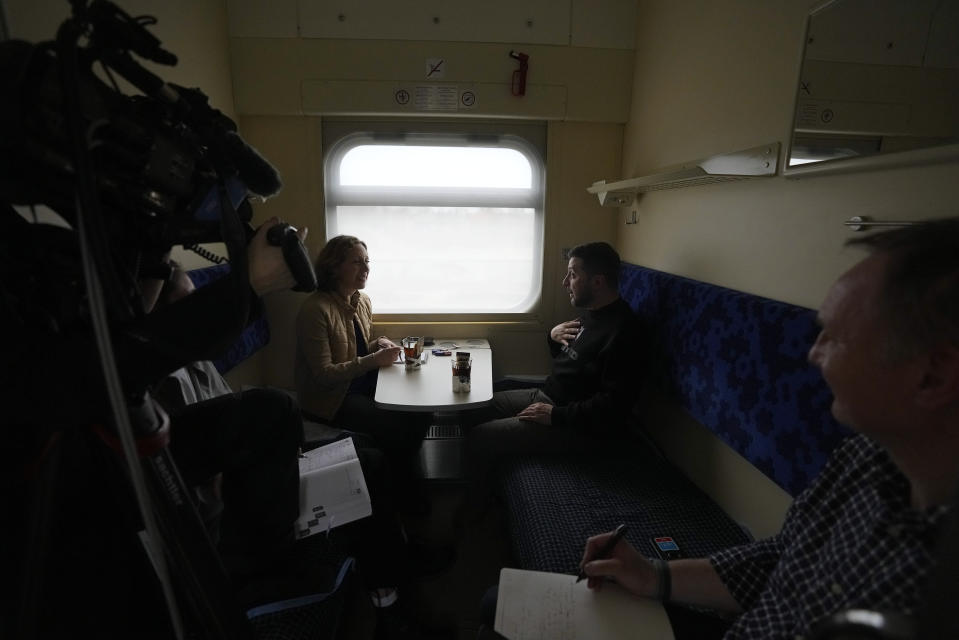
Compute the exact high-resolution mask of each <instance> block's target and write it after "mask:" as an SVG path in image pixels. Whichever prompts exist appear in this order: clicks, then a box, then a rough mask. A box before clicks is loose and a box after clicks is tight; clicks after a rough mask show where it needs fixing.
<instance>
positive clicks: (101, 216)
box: [0, 0, 315, 638]
mask: <svg viewBox="0 0 959 640" xmlns="http://www.w3.org/2000/svg"><path fill="white" fill-rule="evenodd" d="M70 4H71V7H72V16H71V17H69V18H68V19H66V20H65V21H64V22H63V24H62V25H61V26H60V28H59V30H58V32H57V36H56V39H55V40H54V41H50V42H42V43H38V44H31V43H27V42H22V41H6V42H2V43H0V81H2V82H3V84H4V91H3V93H2V94H0V318H2V319H0V330H2V332H3V335H4V336H5V337H6V338H7V344H6V345H5V347H4V348H3V349H2V350H0V407H2V408H0V410H2V411H3V412H4V420H3V422H4V425H5V427H7V429H6V433H5V436H6V437H7V445H8V448H7V451H8V452H10V453H11V455H10V458H11V463H12V466H11V467H10V469H11V473H9V475H8V474H6V473H5V474H4V480H5V482H4V484H3V488H4V490H5V491H7V492H9V495H6V496H4V498H5V500H4V503H5V504H6V505H7V506H8V507H9V510H8V511H7V514H8V517H10V518H12V519H14V520H16V521H17V522H16V524H17V525H19V526H16V527H13V528H15V529H16V530H17V531H19V535H18V536H16V544H10V545H4V546H5V549H4V551H3V553H2V554H0V559H2V560H3V561H4V563H5V564H6V563H7V562H10V563H12V564H15V565H17V566H16V567H14V568H13V570H12V571H5V572H4V573H5V575H8V576H22V577H23V580H24V584H23V585H21V586H22V588H21V589H20V591H19V593H18V594H17V597H15V598H12V599H5V600H6V605H5V607H4V613H12V614H11V615H9V616H8V615H4V616H0V618H3V621H2V623H0V635H4V633H2V632H3V631H11V632H12V635H16V636H17V637H34V636H42V635H44V634H45V631H48V630H49V629H48V628H47V627H49V626H50V625H52V626H53V628H59V627H58V624H60V623H58V622H57V621H56V620H55V619H51V618H50V617H49V616H44V615H43V611H44V607H46V606H48V604H47V601H48V600H49V599H50V594H60V593H61V592H62V591H64V589H66V587H63V586H61V583H62V584H75V583H76V579H74V580H73V581H72V582H69V581H64V580H63V576H62V575H59V574H58V573H57V572H58V569H57V568H56V567H53V568H50V567H49V564H48V563H50V562H56V561H57V560H53V558H58V559H59V558H68V559H75V558H77V557H79V556H78V555H77V554H71V552H70V551H69V550H64V549H62V548H60V547H58V548H57V549H56V551H57V553H52V552H51V551H52V545H54V544H55V542H59V543H63V542H64V541H67V543H69V542H71V540H70V534H69V532H64V531H62V530H59V531H56V530H55V529H56V527H54V526H53V525H52V524H51V523H56V522H57V519H58V517H59V518H60V519H62V518H63V516H62V515H61V511H62V510H63V509H64V508H65V507H69V506H71V505H70V502H71V501H73V500H74V498H75V497H76V496H73V495H72V494H71V493H70V490H71V487H70V486H69V484H70V483H71V482H75V481H77V480H78V479H79V478H73V479H71V478H70V477H68V475H67V473H66V472H65V471H64V463H63V460H67V459H68V458H67V457H65V456H67V454H65V453H64V450H65V449H64V447H65V443H73V445H74V448H75V449H77V450H82V451H93V452H94V453H93V454H92V455H93V458H97V459H100V462H103V459H102V458H103V456H102V452H100V448H98V447H96V446H94V447H93V448H92V449H91V447H90V440H91V439H93V440H95V441H96V442H99V443H100V444H102V442H101V441H104V442H105V441H112V442H113V443H118V444H116V445H115V446H117V447H122V453H123V455H122V456H121V457H118V458H117V460H116V461H113V460H112V458H111V457H110V456H107V458H106V464H105V465H104V466H103V468H102V469H97V468H94V467H95V466H96V465H97V464H100V462H98V463H93V464H94V467H89V468H88V467H83V468H81V469H80V471H79V472H80V474H81V476H83V478H84V480H86V479H87V478H86V476H91V477H92V476H94V475H96V473H97V472H102V473H104V474H106V475H107V477H108V478H109V479H110V480H108V481H106V482H101V483H100V484H98V485H96V486H97V487H98V489H103V490H104V491H109V492H111V495H112V498H111V499H113V500H116V504H123V505H125V506H126V507H129V506H130V505H131V504H135V505H136V507H134V511H137V510H138V511H139V515H133V516H131V515H130V514H129V513H126V514H122V515H119V516H117V520H118V521H122V522H121V523H113V524H110V525H108V524H106V523H104V524H103V525H102V526H97V523H90V524H91V526H90V529H89V530H88V531H87V534H86V538H83V541H85V542H88V543H102V546H103V547H104V548H105V549H109V548H110V547H111V544H112V543H114V542H116V543H117V544H127V537H126V536H125V535H121V534H120V533H118V532H119V531H120V530H121V529H124V527H126V526H127V525H128V524H129V521H135V522H134V523H133V524H129V526H131V527H134V528H135V529H136V530H139V529H140V528H141V527H142V529H143V531H144V533H143V534H142V535H143V538H144V539H145V540H149V541H150V542H147V543H144V544H145V545H146V546H147V548H148V549H149V550H150V557H151V559H152V560H153V561H154V562H153V568H154V570H155V573H156V576H157V577H158V578H159V583H160V585H161V586H162V593H163V597H164V598H165V602H166V604H167V609H168V610H169V614H170V615H169V618H168V623H169V624H170V630H172V632H173V633H172V634H173V635H175V636H178V637H187V636H191V637H194V636H196V635H197V634H199V635H201V636H203V637H216V638H227V637H244V636H246V635H248V634H249V630H248V628H247V627H246V626H245V620H244V619H243V616H242V615H241V614H240V613H239V612H238V611H235V610H234V608H232V607H231V602H230V595H229V593H228V589H226V588H225V585H224V581H225V575H224V573H223V570H222V566H221V565H220V563H219V560H218V558H217V556H216V554H215V552H214V551H213V549H212V546H211V544H210V541H209V538H208V537H207V536H206V534H205V531H204V530H203V526H202V523H201V522H200V521H199V519H198V517H197V516H196V512H195V510H194V509H193V507H192V504H191V503H190V500H189V499H186V498H185V497H184V496H185V495H186V491H185V487H184V485H183V482H182V480H181V479H180V477H179V473H178V471H177V469H176V465H175V464H174V463H173V460H172V458H171V457H170V456H169V454H168V452H167V449H166V442H167V438H168V425H169V421H168V418H167V417H166V414H165V413H164V412H163V410H162V409H161V408H160V407H159V406H158V405H157V404H156V403H155V402H154V401H153V400H152V398H151V396H150V393H149V387H150V385H151V384H153V383H155V382H157V381H158V380H159V379H160V378H161V377H162V376H164V375H166V374H168V373H170V372H172V371H173V370H175V369H177V368H178V367H181V366H183V365H185V364H187V363H188V362H192V361H195V360H201V359H208V358H212V357H215V356H217V355H219V354H220V353H222V352H223V351H224V350H225V349H226V347H228V346H229V345H230V344H231V343H232V342H233V341H235V340H236V338H237V336H238V335H239V334H240V332H241V331H242V329H243V328H244V326H245V325H246V322H247V319H248V316H249V311H250V305H251V304H253V301H252V298H253V296H252V295H251V290H250V284H249V272H248V264H247V257H246V255H247V254H246V245H247V243H248V241H249V239H250V237H251V233H252V228H251V227H250V225H249V222H250V220H251V219H252V209H251V207H250V204H249V198H250V197H251V196H259V197H264V198H265V197H269V196H272V195H274V194H275V193H277V192H278V191H279V190H280V188H281V183H280V178H279V175H278V173H277V171H276V170H275V169H274V168H273V166H272V165H271V164H270V163H269V162H268V161H266V160H265V159H264V158H263V157H261V156H260V155H259V154H258V153H257V152H256V151H255V150H254V149H253V148H252V147H250V146H249V145H247V144H246V143H245V142H244V141H243V139H242V138H241V137H240V136H239V135H238V133H237V129H236V125H235V124H234V123H233V122H232V121H231V120H230V119H229V118H227V117H226V116H224V115H223V114H222V113H221V112H219V111H218V110H216V109H214V108H212V107H211V106H210V105H209V103H208V100H207V97H206V96H205V95H204V94H203V93H202V92H201V91H200V90H199V89H190V88H185V87H181V86H176V85H173V84H170V83H167V82H165V81H163V80H162V79H161V78H159V77H158V76H156V75H155V74H153V73H152V72H150V71H149V70H147V69H146V68H145V67H144V66H143V65H141V64H140V63H139V62H137V61H136V60H135V58H134V56H138V57H139V58H142V59H145V60H151V61H153V62H157V63H160V64H166V65H170V64H175V63H176V57H175V56H173V55H172V54H170V53H169V52H167V51H165V50H164V49H163V48H162V47H161V46H160V44H161V43H160V42H159V41H158V40H157V39H156V38H155V37H154V36H153V35H152V34H151V33H150V32H149V31H148V30H147V28H146V27H147V26H149V25H151V24H153V23H154V22H155V20H153V19H152V18H150V17H139V18H133V17H131V16H130V15H128V14H127V13H125V12H124V11H123V10H122V9H120V8H119V7H117V6H116V5H114V4H112V3H110V2H107V1H106V0H92V1H90V0H70ZM115 76H119V77H121V78H123V79H124V80H125V81H127V82H128V83H130V84H131V85H132V86H133V87H134V88H135V91H130V92H129V93H130V94H133V95H128V94H127V93H124V91H122V90H121V88H120V86H119V83H118V82H117V81H116V78H115ZM136 91H138V92H139V93H136ZM10 205H18V206H20V211H17V210H15V209H14V208H13V207H12V206H10ZM37 205H46V206H48V207H49V208H51V209H53V210H54V211H55V212H56V213H58V214H59V215H60V217H61V218H62V220H63V221H64V224H60V225H56V224H46V223H39V222H38V220H37V219H33V220H31V219H30V213H29V211H30V209H31V208H34V207H36V206H37ZM24 212H26V213H24ZM213 241H222V242H223V243H224V244H225V246H226V249H227V254H228V256H229V260H230V263H231V269H230V273H229V274H228V275H227V276H224V277H223V278H221V279H219V280H217V281H216V282H214V283H212V284H210V285H208V286H206V287H203V288H201V289H200V290H199V291H197V292H196V293H195V294H193V295H190V296H187V297H186V298H183V299H182V300H179V301H177V302H176V303H173V304H170V305H168V306H165V307H163V308H161V309H157V310H155V311H153V312H151V313H146V312H145V310H144V308H143V304H142V295H141V294H142V291H141V283H142V282H143V281H144V279H145V278H150V277H153V276H154V275H155V274H156V273H157V272H158V267H159V266H160V265H162V263H163V260H164V257H165V256H166V254H167V253H168V252H169V250H170V249H171V248H172V247H173V246H175V245H181V244H182V245H185V246H186V245H194V244H198V243H204V242H213ZM269 241H270V242H272V243H273V244H277V245H280V246H282V247H283V252H284V256H285V257H286V258H287V262H288V263H290V267H291V270H292V271H293V272H294V275H295V276H297V280H298V282H299V283H300V285H299V287H298V289H300V290H309V289H310V288H311V282H312V286H315V276H313V272H312V268H311V267H310V265H309V261H308V259H307V256H306V252H305V249H304V248H303V246H302V243H301V242H299V238H298V236H297V235H296V233H295V230H293V229H291V228H290V227H289V226H288V225H284V226H282V227H279V228H277V229H275V230H273V233H271V234H269ZM311 278H314V279H313V280H312V281H311ZM111 446H113V445H111ZM101 448H102V447H101ZM57 452H59V453H57ZM70 453H73V452H72V451H70ZM81 457H82V456H81ZM121 460H122V461H123V462H124V463H125V464H124V463H121V462H120V461H121ZM114 467H115V468H114ZM107 468H109V469H110V470H109V471H106V469H107ZM5 471H6V470H5ZM116 473H120V474H121V475H120V477H121V478H123V477H125V478H126V481H124V482H119V483H118V482H116V481H115V480H116V477H115V474H116ZM65 483H66V484H65ZM78 486H79V485H78ZM89 493H90V492H89V491H87V492H85V493H84V495H88V494H89ZM114 494H115V495H114ZM108 502H109V501H108ZM111 504H112V503H111ZM137 507H138V509H137ZM63 512H64V513H65V512H68V511H63ZM102 513H104V514H108V515H110V514H112V511H111V510H110V509H109V508H106V509H104V510H103V512H102ZM110 517H112V515H110ZM20 520H22V522H21V521H20ZM77 542H80V541H77ZM137 544H138V543H137ZM141 551H142V550H141ZM139 559H140V560H142V559H143V558H142V557H141V558H139ZM92 566H94V567H96V565H95V564H93V565H92ZM170 567H172V569H171V568H170ZM38 576H41V577H38ZM51 576H56V579H54V578H52V577H51ZM91 578H95V576H91ZM154 584H155V581H154ZM99 586H100V585H97V583H96V582H95V581H94V582H93V586H91V591H95V590H96V589H97V588H99ZM110 588H111V589H112V590H113V593H120V592H121V591H122V587H120V588H119V589H120V590H118V587H117V585H115V584H114V585H111V586H110ZM81 596H83V597H81ZM84 597H85V599H84ZM95 599H96V596H95V595H89V594H77V595H76V596H73V595H70V596H65V597H63V598H62V601H63V602H70V601H72V600H77V601H81V600H82V602H84V603H87V604H89V603H91V602H94V601H95ZM7 606H10V607H12V609H13V610H12V612H8V611H6V608H7ZM161 608H162V607H161ZM76 610H77V611H78V612H79V611H80V610H81V608H80V607H79V606H78V607H76ZM114 613H115V614H116V615H118V616H122V615H123V612H122V611H120V610H117V611H115V612H114ZM78 615H81V614H78ZM131 615H132V614H131ZM7 624H10V625H13V626H11V627H10V628H9V629H4V628H3V626H6V625H7ZM63 624H64V625H65V627H64V628H69V623H66V622H64V623H63ZM81 628H82V627H81ZM162 635H166V634H165V633H164V634H162Z"/></svg>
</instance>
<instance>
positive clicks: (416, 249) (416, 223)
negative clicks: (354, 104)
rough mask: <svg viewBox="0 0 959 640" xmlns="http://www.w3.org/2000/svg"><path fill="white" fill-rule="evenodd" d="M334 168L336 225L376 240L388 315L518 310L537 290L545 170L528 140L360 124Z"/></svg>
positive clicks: (373, 257)
mask: <svg viewBox="0 0 959 640" xmlns="http://www.w3.org/2000/svg"><path fill="white" fill-rule="evenodd" d="M326 168H327V211H326V217H327V236H328V237H333V236H336V235H341V234H345V235H353V236H356V237H358V238H360V239H361V240H363V241H364V242H365V243H366V244H367V247H368V250H369V254H370V277H369V280H368V282H367V288H366V292H367V293H368V294H369V295H370V297H371V298H372V299H373V306H374V311H375V312H376V313H377V315H381V314H420V313H425V314H431V315H435V314H516V313H525V312H528V311H530V309H531V308H532V306H533V305H534V304H535V303H536V301H537V300H538V298H539V295H540V290H541V284H542V273H541V272H542V268H541V266H542V238H543V200H544V189H543V175H544V170H543V166H542V162H541V160H540V159H539V155H538V153H536V152H535V151H534V150H533V149H532V148H531V147H529V145H527V144H526V143H525V142H524V141H522V140H520V139H514V138H512V137H508V136H504V137H503V138H500V139H498V140H496V141H490V140H485V141H484V142H483V143H482V144H478V143H476V142H471V141H470V140H469V139H468V138H467V137H464V136H449V135H425V134H424V135H417V136H409V137H407V138H406V139H404V140H403V141H402V142H401V143H396V142H395V141H389V142H380V141H377V140H375V139H373V138H372V137H369V136H364V135H362V134H360V135H353V136H348V137H347V138H344V139H343V140H342V141H340V142H339V143H338V144H337V145H335V147H334V148H333V149H332V150H331V153H330V154H329V156H328V159H327V162H326Z"/></svg>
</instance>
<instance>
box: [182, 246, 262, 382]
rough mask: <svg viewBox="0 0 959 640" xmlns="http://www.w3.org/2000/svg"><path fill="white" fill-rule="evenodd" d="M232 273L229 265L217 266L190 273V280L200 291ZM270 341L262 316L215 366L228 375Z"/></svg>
mask: <svg viewBox="0 0 959 640" xmlns="http://www.w3.org/2000/svg"><path fill="white" fill-rule="evenodd" d="M229 272H230V265H229V263H224V264H217V265H214V266H212V267H206V268H203V269H194V270H192V271H190V272H188V274H187V275H189V276H190V280H192V281H193V284H194V285H195V286H196V287H197V288H198V289H199V288H200V287H202V286H204V285H206V284H209V283H211V282H213V281H214V280H217V279H218V278H222V277H223V276H224V275H226V274H227V273H229ZM269 341H270V325H269V323H268V322H267V320H266V314H263V313H261V314H260V316H259V317H258V318H257V319H256V320H254V321H253V322H251V323H250V324H248V325H246V328H245V329H244V330H243V333H241V334H240V337H239V338H238V339H237V341H236V342H234V343H233V345H232V346H230V348H229V349H228V350H227V352H226V353H224V354H223V355H222V356H220V357H219V358H217V359H216V360H214V361H213V365H214V366H215V367H216V369H217V371H219V372H220V373H226V372H227V371H229V370H230V369H232V368H233V367H235V366H236V365H238V364H240V363H241V362H243V361H244V360H246V359H247V358H249V357H250V356H252V355H253V354H254V353H256V352H257V351H259V349H260V348H261V347H262V346H264V345H265V344H266V343H268V342H269Z"/></svg>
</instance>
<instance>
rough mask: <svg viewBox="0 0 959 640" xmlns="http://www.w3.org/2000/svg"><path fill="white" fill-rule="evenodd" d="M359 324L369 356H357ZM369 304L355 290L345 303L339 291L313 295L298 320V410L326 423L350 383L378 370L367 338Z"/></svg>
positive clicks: (373, 347)
mask: <svg viewBox="0 0 959 640" xmlns="http://www.w3.org/2000/svg"><path fill="white" fill-rule="evenodd" d="M354 316H356V319H357V320H358V321H359V325H360V331H361V332H362V333H363V338H364V340H366V348H367V352H368V354H369V355H366V356H363V357H362V358H358V357H357V356H356V332H355V331H354V330H353V317H354ZM372 323H373V305H372V303H371V302H370V297H369V296H368V295H366V294H365V293H363V292H361V291H357V292H356V293H354V294H353V296H352V297H351V298H350V299H349V300H347V299H346V297H345V296H343V294H341V293H339V292H338V291H317V292H316V293H313V294H312V295H311V296H310V297H309V298H307V299H306V300H304V301H303V304H302V306H301V307H300V312H299V314H297V316H296V363H295V365H294V366H295V375H296V390H297V396H298V399H299V402H300V406H301V407H303V408H304V409H306V410H307V411H309V412H310V413H312V414H314V415H316V416H318V417H320V418H323V419H324V420H330V419H331V418H332V417H333V416H334V415H336V411H337V410H338V409H339V408H340V404H342V402H343V398H345V397H346V392H347V390H348V389H349V388H350V381H351V380H353V378H355V377H357V376H359V375H361V374H364V373H366V372H367V371H371V370H373V369H376V368H377V365H376V362H374V360H373V352H374V351H375V350H376V349H377V343H376V340H377V339H376V338H372V339H371V338H370V325H371V324H372Z"/></svg>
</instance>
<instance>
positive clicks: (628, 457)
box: [501, 443, 750, 573]
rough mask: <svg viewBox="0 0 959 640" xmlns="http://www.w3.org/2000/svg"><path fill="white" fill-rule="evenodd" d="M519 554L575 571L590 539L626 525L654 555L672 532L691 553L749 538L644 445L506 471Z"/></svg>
mask: <svg viewBox="0 0 959 640" xmlns="http://www.w3.org/2000/svg"><path fill="white" fill-rule="evenodd" d="M501 480H502V485H501V486H502V490H503V493H504V502H505V503H506V506H507V508H506V514H507V516H506V517H507V524H508V526H509V529H510V532H511V534H512V535H511V539H512V545H513V553H514V556H515V559H516V561H517V562H518V563H519V565H520V566H521V567H522V568H524V569H531V570H535V571H551V572H555V573H576V572H577V570H578V566H579V561H580V559H581V557H582V552H583V543H584V542H585V540H586V539H587V538H588V537H589V536H592V535H595V534H597V533H602V532H605V531H611V530H613V529H614V528H616V526H618V525H619V524H622V523H625V524H626V525H627V526H628V527H629V529H628V531H627V534H626V539H627V540H629V541H630V542H631V543H632V544H633V546H635V547H636V549H638V550H639V551H640V553H642V554H643V555H647V556H654V555H655V552H654V549H653V547H652V542H651V540H652V538H654V537H658V536H669V537H671V538H673V539H674V540H675V541H676V543H677V544H678V545H679V546H680V549H682V551H683V553H685V555H686V556H687V557H703V556H706V555H709V554H710V553H713V552H715V551H718V550H719V549H723V548H726V547H729V546H732V545H737V544H742V543H745V542H748V541H749V540H750V538H749V536H748V535H747V534H746V533H745V532H744V531H743V530H742V529H741V528H740V527H739V526H738V525H737V524H736V523H735V522H734V521H733V520H732V519H731V518H729V516H727V515H726V514H725V513H724V512H723V511H722V509H720V508H719V507H718V506H717V505H716V504H715V503H714V502H713V501H712V500H710V499H709V497H707V496H706V495H705V494H704V493H703V492H702V491H700V490H699V489H698V488H697V487H696V486H695V485H694V484H693V483H692V482H690V481H689V480H688V479H687V478H686V476H684V475H683V474H682V473H680V472H679V471H678V470H677V469H676V468H675V467H673V466H672V464H670V463H669V462H667V461H666V460H665V459H663V458H662V457H661V456H660V455H659V454H658V453H656V452H655V450H654V449H653V448H652V447H648V446H644V445H641V444H639V443H637V444H636V446H630V447H628V452H626V451H625V450H624V451H621V452H619V453H615V454H612V455H610V456H604V457H603V459H602V460H599V459H597V458H595V457H589V456H584V457H582V459H580V458H572V457H569V456H558V457H547V456H543V457H538V458H534V459H526V460H520V461H515V462H514V463H512V464H508V465H506V467H505V468H504V469H503V474H502V476H501Z"/></svg>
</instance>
